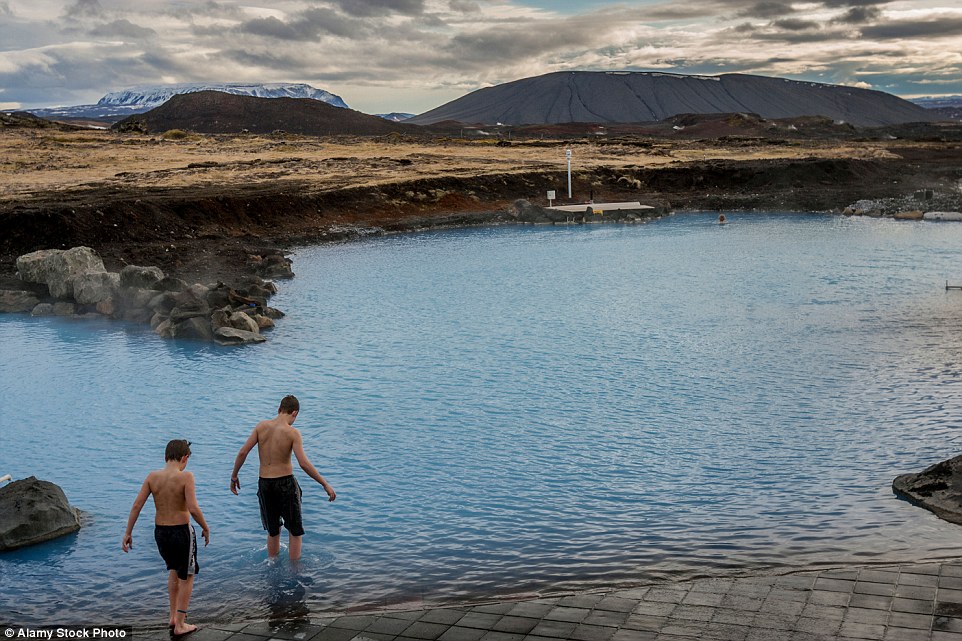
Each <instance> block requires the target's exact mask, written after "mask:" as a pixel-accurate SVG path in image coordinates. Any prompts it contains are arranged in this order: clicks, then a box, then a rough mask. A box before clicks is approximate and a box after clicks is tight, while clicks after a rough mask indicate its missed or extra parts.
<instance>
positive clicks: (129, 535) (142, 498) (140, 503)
mask: <svg viewBox="0 0 962 641" xmlns="http://www.w3.org/2000/svg"><path fill="white" fill-rule="evenodd" d="M149 479H150V475H148V476H147V478H146V479H144V484H143V485H141V486H140V492H138V493H137V498H135V499H134V505H133V507H131V508H130V516H128V517H127V531H126V532H124V539H123V541H122V542H121V544H120V547H121V549H123V551H124V552H129V551H130V549H131V548H133V547H134V524H135V523H136V522H137V517H139V516H140V511H141V510H142V509H144V504H145V503H147V497H149V496H150V483H149V482H148V481H149Z"/></svg>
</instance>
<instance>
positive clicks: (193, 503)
mask: <svg viewBox="0 0 962 641" xmlns="http://www.w3.org/2000/svg"><path fill="white" fill-rule="evenodd" d="M184 474H186V475H187V482H186V483H185V484H184V498H186V499H187V510H188V511H189V512H190V515H191V516H193V517H194V520H195V521H197V524H198V525H199V526H200V527H201V534H202V535H203V536H204V545H205V546H206V545H210V528H209V527H207V521H206V520H205V519H204V513H203V512H201V511H200V505H198V504H197V491H196V489H195V488H194V475H193V474H191V473H190V472H184Z"/></svg>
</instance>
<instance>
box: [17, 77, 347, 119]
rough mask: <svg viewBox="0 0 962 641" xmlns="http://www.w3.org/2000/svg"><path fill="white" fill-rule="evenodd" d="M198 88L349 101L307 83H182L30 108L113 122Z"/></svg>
mask: <svg viewBox="0 0 962 641" xmlns="http://www.w3.org/2000/svg"><path fill="white" fill-rule="evenodd" d="M198 91H221V92H223V93H230V94H236V95H241V96H257V97H259V98H309V99H311V100H319V101H321V102H325V103H328V104H331V105H334V106H335V107H342V108H344V109H347V103H345V102H344V101H343V100H342V99H341V97H340V96H337V95H335V94H332V93H330V92H329V91H324V90H323V89H317V88H316V87H312V86H310V85H305V84H292V83H286V84H284V83H273V84H240V83H220V84H209V83H182V84H174V85H145V86H141V87H134V88H131V89H125V90H123V91H114V92H111V93H108V94H107V95H105V96H104V97H103V98H101V99H100V100H99V101H98V102H97V104H95V105H76V106H73V107H51V108H49V109H31V110H30V113H32V114H34V115H36V116H40V117H41V118H50V119H61V120H63V119H67V120H99V121H102V122H105V123H113V122H116V121H118V120H121V119H123V118H126V117H127V116H130V115H132V114H139V113H144V112H147V111H150V110H151V109H153V108H155V107H158V106H160V105H162V104H163V103H165V102H166V101H168V100H170V98H171V97H173V96H176V95H180V94H185V93H196V92H198Z"/></svg>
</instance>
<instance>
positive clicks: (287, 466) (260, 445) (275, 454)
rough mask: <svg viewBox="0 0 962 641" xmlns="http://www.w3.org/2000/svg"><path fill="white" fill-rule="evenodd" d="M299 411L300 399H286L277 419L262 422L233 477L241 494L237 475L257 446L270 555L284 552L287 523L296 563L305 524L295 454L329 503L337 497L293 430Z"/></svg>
mask: <svg viewBox="0 0 962 641" xmlns="http://www.w3.org/2000/svg"><path fill="white" fill-rule="evenodd" d="M299 411H300V403H298V401H297V398H295V397H294V396H285V397H284V398H283V399H282V400H281V405H280V407H278V408H277V416H276V417H275V418H272V419H270V420H268V421H261V422H260V423H258V424H257V427H255V428H254V431H253V432H251V435H250V437H249V438H248V439H247V442H246V443H244V445H243V446H242V447H241V448H240V452H238V453H237V458H236V459H235V460H234V471H233V472H232V473H231V477H230V491H231V492H233V493H234V494H237V490H239V489H240V480H239V479H238V478H237V474H238V472H240V469H241V467H242V466H243V465H244V462H245V461H246V460H247V455H248V454H250V451H251V450H252V449H253V448H254V446H255V445H256V446H257V456H258V458H259V459H260V479H259V480H258V482H257V499H258V501H259V502H260V506H261V522H262V523H263V525H264V529H265V530H267V554H268V556H270V557H271V558H273V557H276V556H277V555H278V554H279V553H280V550H281V522H282V521H283V523H284V527H285V528H287V533H288V536H289V541H290V544H289V549H288V551H289V553H290V556H291V560H292V561H297V560H298V559H300V558H301V543H302V537H303V536H304V525H303V523H302V522H301V488H300V486H299V485H298V484H297V479H295V478H294V467H293V466H292V465H291V453H292V452H293V454H294V456H296V457H297V463H298V465H300V466H301V469H302V470H304V471H305V472H307V475H308V476H310V477H311V478H312V479H314V480H315V481H317V482H318V483H320V484H321V485H322V486H323V487H324V490H325V491H327V496H328V499H329V500H331V501H333V500H334V499H335V498H337V495H336V494H335V493H334V488H332V487H331V486H330V485H329V484H328V482H327V481H325V480H324V477H323V476H321V474H320V472H318V471H317V469H316V468H315V467H314V466H313V465H312V464H311V461H310V460H309V459H308V458H307V454H305V453H304V443H303V441H302V440H301V433H300V432H298V431H297V430H296V429H294V427H293V423H294V421H295V420H297V413H298V412H299Z"/></svg>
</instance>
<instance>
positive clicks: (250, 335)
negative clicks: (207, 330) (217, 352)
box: [214, 327, 267, 345]
mask: <svg viewBox="0 0 962 641" xmlns="http://www.w3.org/2000/svg"><path fill="white" fill-rule="evenodd" d="M266 340H267V339H266V338H264V337H263V336H261V335H260V334H255V333H254V332H247V331H244V330H242V329H235V328H233V327H218V328H217V329H216V330H214V341H215V342H216V343H217V344H218V345H246V344H249V343H263V342H265V341H266Z"/></svg>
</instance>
